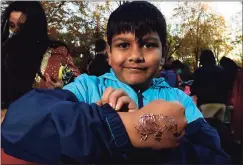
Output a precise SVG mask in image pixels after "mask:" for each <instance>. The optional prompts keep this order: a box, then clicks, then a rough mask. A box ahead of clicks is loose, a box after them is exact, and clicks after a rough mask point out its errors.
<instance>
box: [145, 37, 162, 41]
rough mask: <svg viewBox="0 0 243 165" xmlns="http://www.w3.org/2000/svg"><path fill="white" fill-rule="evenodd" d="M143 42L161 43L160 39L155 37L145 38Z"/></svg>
mask: <svg viewBox="0 0 243 165" xmlns="http://www.w3.org/2000/svg"><path fill="white" fill-rule="evenodd" d="M143 40H144V41H155V42H159V41H160V39H159V38H158V37H153V36H149V37H144V38H143Z"/></svg>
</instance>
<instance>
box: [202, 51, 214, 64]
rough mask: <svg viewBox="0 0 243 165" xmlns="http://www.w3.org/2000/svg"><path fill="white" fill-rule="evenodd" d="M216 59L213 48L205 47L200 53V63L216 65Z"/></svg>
mask: <svg viewBox="0 0 243 165" xmlns="http://www.w3.org/2000/svg"><path fill="white" fill-rule="evenodd" d="M215 64H216V60H215V57H214V54H213V52H212V50H210V49H204V50H202V51H201V55H200V65H215Z"/></svg>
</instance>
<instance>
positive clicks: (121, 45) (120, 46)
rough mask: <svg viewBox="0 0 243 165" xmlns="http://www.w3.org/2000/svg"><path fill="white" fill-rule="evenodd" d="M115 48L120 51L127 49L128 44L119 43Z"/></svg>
mask: <svg viewBox="0 0 243 165" xmlns="http://www.w3.org/2000/svg"><path fill="white" fill-rule="evenodd" d="M117 46H118V47H119V48H122V49H127V48H128V47H129V46H130V45H129V44H128V43H120V44H118V45H117Z"/></svg>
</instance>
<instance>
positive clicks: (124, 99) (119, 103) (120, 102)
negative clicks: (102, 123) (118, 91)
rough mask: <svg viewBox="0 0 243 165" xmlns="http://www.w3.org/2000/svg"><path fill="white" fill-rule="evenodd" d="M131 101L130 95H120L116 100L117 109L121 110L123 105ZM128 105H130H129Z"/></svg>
mask: <svg viewBox="0 0 243 165" xmlns="http://www.w3.org/2000/svg"><path fill="white" fill-rule="evenodd" d="M130 102H131V99H130V98H129V97H128V96H122V97H120V98H119V99H118V100H117V102H116V107H115V110H116V111H119V110H121V108H122V106H124V105H129V104H130ZM127 107H128V106H127Z"/></svg>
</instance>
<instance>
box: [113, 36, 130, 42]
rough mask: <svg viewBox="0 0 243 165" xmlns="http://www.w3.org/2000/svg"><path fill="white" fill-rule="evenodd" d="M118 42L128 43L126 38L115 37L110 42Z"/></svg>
mask: <svg viewBox="0 0 243 165" xmlns="http://www.w3.org/2000/svg"><path fill="white" fill-rule="evenodd" d="M119 40H121V41H129V39H128V38H125V37H117V38H115V39H113V40H112V42H116V41H119Z"/></svg>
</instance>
